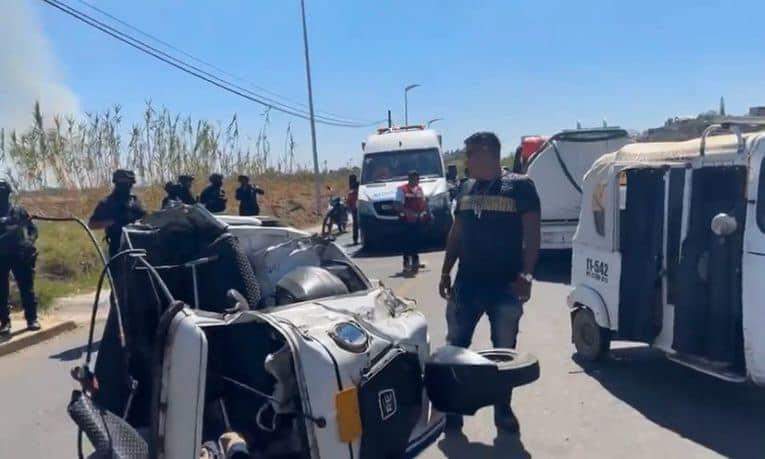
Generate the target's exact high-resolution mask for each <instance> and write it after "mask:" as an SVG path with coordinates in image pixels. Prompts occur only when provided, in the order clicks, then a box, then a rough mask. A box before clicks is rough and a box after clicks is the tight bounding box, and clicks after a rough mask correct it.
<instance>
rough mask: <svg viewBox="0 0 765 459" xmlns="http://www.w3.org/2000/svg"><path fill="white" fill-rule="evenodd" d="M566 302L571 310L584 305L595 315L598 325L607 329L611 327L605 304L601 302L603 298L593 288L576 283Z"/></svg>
mask: <svg viewBox="0 0 765 459" xmlns="http://www.w3.org/2000/svg"><path fill="white" fill-rule="evenodd" d="M566 302H567V303H568V307H569V308H571V309H572V310H573V309H578V308H581V307H586V308H587V309H589V310H591V311H592V314H593V315H594V316H595V322H597V323H598V325H599V326H601V327H603V328H607V329H610V328H611V320H610V319H609V317H608V309H607V308H606V304H605V302H603V298H602V297H601V296H600V294H599V293H598V292H597V291H595V290H594V289H591V288H590V287H587V286H586V285H577V286H576V287H574V289H573V290H572V291H571V293H569V294H568V298H567V299H566Z"/></svg>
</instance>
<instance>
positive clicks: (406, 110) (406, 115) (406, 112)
mask: <svg viewBox="0 0 765 459" xmlns="http://www.w3.org/2000/svg"><path fill="white" fill-rule="evenodd" d="M418 86H420V85H419V84H410V85H409V86H407V87H405V88H404V126H409V98H408V94H409V90H410V89H414V88H416V87H418Z"/></svg>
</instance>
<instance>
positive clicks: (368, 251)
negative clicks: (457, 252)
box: [351, 244, 444, 258]
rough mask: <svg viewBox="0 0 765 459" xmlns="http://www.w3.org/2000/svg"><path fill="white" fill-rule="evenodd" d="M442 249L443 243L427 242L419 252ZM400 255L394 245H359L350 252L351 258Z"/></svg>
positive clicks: (398, 249)
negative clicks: (368, 246)
mask: <svg viewBox="0 0 765 459" xmlns="http://www.w3.org/2000/svg"><path fill="white" fill-rule="evenodd" d="M443 250H444V245H443V244H428V245H423V246H422V247H420V253H431V252H440V251H443ZM397 255H401V249H400V248H399V247H395V246H391V245H389V246H387V247H374V248H364V247H361V246H359V249H358V250H356V251H355V252H354V253H353V254H351V257H352V258H378V257H395V256H397Z"/></svg>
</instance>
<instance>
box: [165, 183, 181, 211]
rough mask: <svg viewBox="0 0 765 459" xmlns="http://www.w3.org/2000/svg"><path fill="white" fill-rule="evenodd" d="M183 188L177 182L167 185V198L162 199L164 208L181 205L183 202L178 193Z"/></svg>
mask: <svg viewBox="0 0 765 459" xmlns="http://www.w3.org/2000/svg"><path fill="white" fill-rule="evenodd" d="M180 188H181V186H180V185H179V184H177V183H175V182H167V183H165V197H164V198H162V208H163V209H167V208H168V207H171V206H173V205H175V204H180V202H181V200H180V199H179V198H178V191H179V190H180Z"/></svg>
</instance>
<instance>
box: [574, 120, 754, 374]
mask: <svg viewBox="0 0 765 459" xmlns="http://www.w3.org/2000/svg"><path fill="white" fill-rule="evenodd" d="M762 123H763V120H755V119H732V120H731V119H729V120H725V121H724V122H723V123H722V124H721V125H716V126H711V127H710V128H709V129H707V131H705V132H704V135H703V136H702V137H701V138H699V139H694V140H689V141H687V142H661V143H636V144H631V145H627V146H625V147H623V148H622V149H620V150H618V151H617V152H614V153H611V154H608V155H605V156H604V157H602V158H601V159H600V160H598V161H597V162H596V163H595V164H594V165H593V167H592V168H591V169H590V171H589V172H588V173H587V175H586V176H585V178H584V187H583V191H584V194H583V200H582V211H581V216H580V219H579V227H578V229H577V232H576V235H575V237H574V249H573V260H572V284H573V287H574V288H573V291H572V292H571V293H570V295H569V297H568V305H569V307H570V308H571V313H572V314H571V317H572V331H573V341H574V344H575V345H576V349H577V353H578V354H579V356H580V357H582V358H584V359H587V360H595V359H598V358H599V357H601V356H603V355H605V354H607V352H608V349H609V343H610V341H611V339H620V340H629V341H638V342H644V343H648V344H650V345H651V346H653V347H655V348H657V349H660V350H662V351H663V352H665V353H666V355H667V357H668V358H669V359H671V360H673V361H675V362H677V363H680V364H682V365H685V366H688V367H691V368H693V369H695V370H698V371H701V372H704V373H707V374H709V375H712V376H715V377H718V378H721V379H724V380H727V381H733V382H745V381H750V382H754V383H756V384H759V385H765V308H763V296H764V295H765V283H763V281H762V274H763V272H765V167H763V160H764V159H765V134H763V133H762V132H760V133H752V134H746V135H742V134H741V130H740V128H739V126H740V125H744V126H746V127H749V126H751V125H752V124H760V125H761V124H762ZM722 129H727V130H731V131H733V132H734V133H735V135H717V136H712V134H713V133H715V131H717V130H722Z"/></svg>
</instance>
